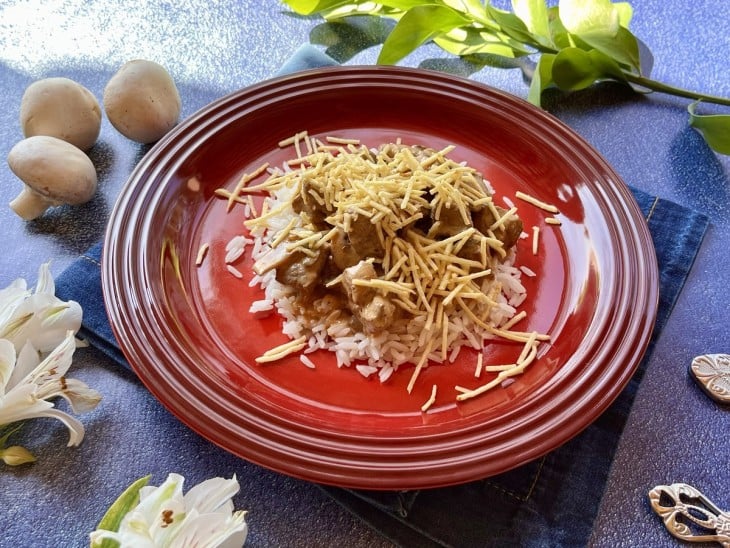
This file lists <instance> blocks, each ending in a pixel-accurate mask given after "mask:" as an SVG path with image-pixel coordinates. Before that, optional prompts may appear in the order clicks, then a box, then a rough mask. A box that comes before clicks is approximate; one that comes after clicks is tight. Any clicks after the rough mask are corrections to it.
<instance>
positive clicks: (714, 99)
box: [623, 72, 730, 106]
mask: <svg viewBox="0 0 730 548" xmlns="http://www.w3.org/2000/svg"><path fill="white" fill-rule="evenodd" d="M623 74H624V77H625V78H626V80H627V81H628V82H631V83H632V84H636V85H639V86H642V87H645V88H647V89H650V90H652V91H657V92H659V93H666V94H669V95H676V96H678V97H686V98H688V99H695V100H698V99H701V100H702V101H705V102H707V103H714V104H716V105H725V106H730V98H727V97H718V96H716V95H708V94H705V93H698V92H696V91H690V90H687V89H683V88H678V87H675V86H670V85H668V84H663V83H662V82H657V81H656V80H652V79H650V78H644V77H643V76H637V75H636V74H632V73H629V72H624V73H623Z"/></svg>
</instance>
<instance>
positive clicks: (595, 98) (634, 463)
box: [0, 0, 730, 547]
mask: <svg viewBox="0 0 730 548" xmlns="http://www.w3.org/2000/svg"><path fill="white" fill-rule="evenodd" d="M632 5H633V6H634V9H635V15H634V19H633V22H632V26H631V28H632V30H633V31H634V33H635V34H637V35H638V36H639V37H641V38H642V39H643V40H644V42H645V43H646V44H647V45H648V46H649V48H650V49H651V50H652V51H653V53H654V57H655V62H654V72H653V75H654V77H655V78H657V79H659V80H662V81H665V82H667V83H671V84H676V85H682V86H685V87H689V88H695V89H698V90H702V91H705V92H708V93H714V94H719V95H725V96H730V77H729V76H728V73H727V66H728V65H727V59H728V54H729V53H730V35H728V32H727V22H728V21H730V2H726V1H725V0H705V1H703V0H699V1H693V2H687V1H684V2H683V1H678V0H635V1H634V2H632ZM284 12H285V9H284V8H283V7H282V6H281V5H280V4H279V3H278V2H274V1H272V0H268V1H262V2H259V1H254V0H242V1H233V0H231V1H223V0H221V1H220V2H216V3H209V2H203V1H202V0H201V1H189V0H181V1H180V2H175V3H159V2H151V1H150V2H138V1H132V0H118V1H116V2H102V1H96V2H94V1H87V2H84V1H82V0H59V1H57V2H40V1H28V0H26V1H20V0H4V1H3V2H2V3H1V4H0V87H1V92H2V93H0V102H1V103H2V107H3V108H2V109H0V156H2V157H3V158H4V157H5V156H7V152H8V151H9V150H10V148H11V147H12V146H13V144H15V142H17V141H18V140H20V138H21V137H22V136H21V133H20V128H19V123H18V110H19V104H20V99H21V96H22V93H23V90H24V89H25V87H26V86H27V85H28V84H30V83H31V82H32V81H34V80H36V79H38V78H42V77H47V76H66V77H70V78H73V79H75V80H77V81H79V82H80V83H82V84H84V85H85V86H86V87H88V88H89V89H90V90H91V91H92V92H93V93H94V94H95V95H96V96H97V97H99V98H100V97H101V94H102V90H103V87H104V85H105V84H106V82H107V81H108V79H109V78H110V76H111V75H112V74H113V73H114V72H115V71H116V70H117V68H118V67H119V66H120V65H121V64H123V63H124V62H126V61H127V60H130V59H133V58H148V59H152V60H155V61H158V62H160V63H161V64H163V65H165V66H166V67H167V68H168V69H169V70H170V72H171V73H172V75H173V76H174V78H175V80H176V81H177V83H178V87H179V89H180V92H181V95H182V98H183V115H188V114H191V113H192V112H194V111H195V110H197V109H198V108H200V107H202V106H203V105H205V104H206V103H208V102H210V101H211V100H213V99H216V98H217V97H220V96H221V95H223V94H225V93H228V92H230V91H233V90H236V89H238V88H240V87H243V86H246V85H248V84H252V83H254V82H257V81H260V80H262V79H265V78H267V77H270V76H272V75H273V74H274V73H275V72H276V71H277V70H278V69H279V67H280V66H281V65H282V63H283V62H284V61H285V60H286V59H287V58H288V57H289V56H290V55H291V54H292V53H293V52H294V50H295V49H296V48H297V47H298V46H299V45H300V44H302V43H305V42H307V41H308V39H309V31H310V30H311V29H312V28H313V27H314V26H315V25H316V24H317V22H316V21H312V20H307V19H303V18H299V17H295V16H292V15H289V14H285V13H284ZM376 55H377V50H376V49H368V50H365V51H363V52H361V53H359V54H357V55H355V57H353V58H352V59H350V60H349V61H348V63H349V64H354V63H368V64H369V63H372V62H374V60H375V57H376ZM432 57H437V58H438V57H444V55H443V54H441V52H440V51H439V50H437V49H435V48H425V49H424V50H423V51H420V52H418V53H417V54H414V55H413V56H411V57H409V58H408V59H406V60H405V61H404V63H403V64H405V65H410V66H417V65H418V64H419V63H421V62H426V64H427V66H432V64H431V62H430V61H426V60H427V59H430V58H432ZM471 77H472V78H474V79H476V80H479V81H482V82H485V83H488V84H490V85H493V86H496V87H499V88H501V89H504V90H507V91H510V92H512V93H515V94H516V95H518V96H522V97H524V96H526V93H527V87H526V85H525V84H524V82H523V80H522V75H521V73H520V71H518V70H499V69H485V70H483V71H481V72H479V73H477V74H474V75H472V76H471ZM686 104H687V101H685V100H678V99H673V98H668V97H664V96H658V95H653V96H650V97H639V96H636V95H633V94H631V93H629V92H627V91H625V90H623V89H622V88H620V87H618V86H614V85H610V84H609V85H604V86H601V88H599V89H596V90H589V91H585V92H581V93H580V94H577V95H574V96H571V97H563V96H562V95H561V94H557V93H556V94H552V95H551V96H550V98H549V101H548V103H547V106H548V109H549V110H550V111H551V112H552V113H554V114H555V115H556V116H558V117H559V118H560V119H562V120H563V121H565V122H566V123H568V124H569V125H570V126H571V127H573V128H574V129H575V130H576V131H577V132H578V133H579V134H581V135H582V136H583V137H584V138H586V139H587V140H588V141H589V142H590V143H592V144H593V145H594V146H595V147H596V149H597V150H598V151H599V152H601V153H602V154H603V155H604V156H605V157H606V159H607V160H608V161H609V162H610V163H611V164H612V165H613V166H614V167H615V169H616V170H617V171H618V173H619V174H620V175H621V176H622V177H623V178H624V179H625V181H626V182H627V183H629V184H631V185H633V186H636V187H638V188H640V189H642V190H645V191H647V192H649V193H651V194H655V195H659V196H661V197H663V198H667V199H670V200H674V201H677V202H679V203H682V204H684V205H686V206H688V207H691V208H693V209H696V210H699V211H702V212H703V213H705V214H706V215H708V216H709V217H710V219H711V221H712V226H711V228H710V231H709V233H708V235H707V237H706V240H705V243H704V246H703V249H702V250H701V253H700V254H699V256H698V259H697V262H696V263H695V266H694V269H693V272H692V273H691V274H690V278H689V280H688V282H687V285H686V286H685V289H684V291H683V293H682V294H681V295H680V298H679V301H678V303H677V307H676V309H675V311H674V313H673V315H672V316H671V318H670V319H669V322H668V323H667V326H666V328H665V332H664V334H663V336H662V337H661V339H660V340H659V342H658V344H657V346H656V349H655V352H654V355H653V357H652V359H651V362H650V363H649V367H648V370H647V373H646V376H645V378H644V380H643V382H642V384H641V387H640V389H639V393H638V396H637V400H636V402H635V404H634V407H633V410H632V414H631V416H630V418H629V423H628V425H627V428H626V430H625V432H624V435H623V437H622V440H621V444H620V447H619V451H618V454H617V456H616V459H615V462H614V467H613V469H612V471H611V475H610V478H609V484H608V487H607V491H606V493H605V496H604V500H603V503H602V506H601V511H600V512H599V515H598V518H597V521H596V523H595V528H594V535H593V540H592V545H594V546H607V547H608V546H659V547H661V546H674V545H675V544H676V543H675V542H674V541H673V540H672V539H671V538H670V537H669V536H668V535H667V533H666V532H665V531H664V530H663V528H662V527H661V524H660V522H659V520H658V519H657V518H656V517H655V516H654V515H653V514H652V513H651V512H650V510H649V509H648V505H647V502H646V493H647V491H648V490H649V489H650V488H651V487H653V486H654V485H657V484H665V483H672V482H677V481H683V482H688V483H691V484H693V485H694V486H696V487H698V488H699V489H700V490H702V491H703V492H704V493H705V494H707V495H708V496H710V498H712V499H714V500H715V502H716V503H717V504H718V505H720V506H722V507H724V508H726V509H729V508H730V495H729V494H728V480H727V477H728V475H727V474H728V469H730V435H728V432H730V412H728V410H727V409H724V408H721V407H719V406H718V405H716V404H714V403H713V402H711V401H710V400H709V399H708V398H707V397H706V396H705V395H704V394H703V393H702V392H701V391H700V390H699V389H698V388H697V387H696V386H695V385H694V383H693V382H692V380H691V379H690V378H689V377H688V374H687V368H688V365H689V363H690V361H691V359H692V358H693V357H694V356H696V355H698V354H702V353H714V352H730V348H728V346H730V343H728V340H727V339H728V320H729V319H730V313H728V308H730V307H729V306H728V305H729V304H730V303H729V302H728V292H727V288H728V287H730V268H728V260H727V257H728V253H727V247H728V244H729V243H730V215H729V206H730V181H729V180H728V179H729V173H730V160H729V159H728V157H721V156H718V155H716V154H714V153H712V151H710V150H709V149H708V148H707V146H706V145H705V144H704V141H703V140H702V139H701V138H700V136H699V135H698V134H697V133H696V132H695V131H694V130H692V129H690V128H689V127H688V125H687V113H686V109H685V107H686ZM146 150H147V148H146V147H144V146H141V145H136V144H134V143H132V142H130V141H128V140H126V139H125V138H123V137H121V136H120V135H119V134H118V133H117V132H116V131H114V130H113V128H112V127H111V126H110V125H109V124H108V122H107V121H106V120H104V122H103V125H102V135H101V138H100V141H99V143H98V144H97V145H96V147H95V148H94V149H93V150H92V151H91V156H92V159H93V160H94V162H95V164H96V165H97V167H98V169H99V172H100V190H101V192H100V193H99V195H98V196H97V197H96V198H95V199H94V200H92V202H90V203H89V204H87V205H85V206H81V207H79V208H77V209H76V210H74V211H73V213H72V212H70V211H69V210H67V209H64V208H61V209H58V210H56V211H53V212H50V213H49V214H48V215H47V216H45V217H43V218H42V219H39V220H37V221H34V222H32V223H25V222H23V221H21V220H20V219H19V218H17V217H16V216H15V215H14V214H13V213H12V212H11V211H10V210H9V209H8V208H7V207H5V206H3V207H1V208H0V226H2V236H3V237H2V238H0V287H4V286H5V285H7V284H8V283H9V282H10V281H12V280H13V279H14V278H16V277H19V276H23V277H25V278H27V279H28V280H29V281H30V282H31V283H33V282H34V281H35V279H36V273H37V268H38V265H39V264H40V263H41V262H43V261H46V260H49V259H51V260H52V261H53V263H52V264H53V266H52V270H53V272H54V273H55V274H59V273H60V272H61V271H62V270H63V269H64V268H65V267H66V266H67V265H68V264H69V263H70V262H71V261H72V260H73V259H74V258H76V257H77V256H78V255H79V254H80V253H82V252H83V251H85V250H86V249H87V248H88V247H89V246H90V245H91V244H92V243H94V242H95V241H97V240H98V239H99V238H100V237H101V235H102V234H103V231H104V228H105V225H106V221H107V219H108V215H109V213H110V210H111V208H112V206H113V203H114V200H115V197H116V194H117V193H118V191H119V189H120V187H121V185H122V184H123V183H124V181H125V180H126V177H127V176H128V174H129V172H130V171H131V169H132V167H133V166H134V165H135V163H136V162H137V161H138V160H139V158H141V156H142V155H143V154H144V152H145V151H146ZM19 188H20V186H19V182H18V181H17V179H15V177H14V176H13V175H12V173H11V172H10V171H9V170H8V169H7V167H0V201H2V202H3V203H7V202H9V201H10V200H11V199H12V198H13V197H14V196H15V194H16V193H17V192H18V191H19ZM74 367H75V370H76V374H75V375H74V376H77V377H79V378H83V379H84V380H86V381H87V382H88V383H89V384H90V385H91V386H94V385H98V384H99V383H104V384H106V385H110V386H111V387H112V391H111V392H106V393H105V394H104V396H105V400H104V402H103V403H102V404H101V405H100V407H99V408H98V409H97V410H95V411H94V412H92V413H91V414H88V415H85V416H82V417H81V418H82V420H83V422H84V424H85V425H86V426H87V430H88V432H87V438H86V439H85V441H84V443H83V444H82V446H81V447H79V448H75V449H74V448H66V447H65V442H66V439H67V438H66V432H65V430H64V429H63V428H62V427H61V426H60V424H58V423H53V422H50V421H37V422H36V423H33V424H29V425H28V426H27V427H26V428H25V429H24V431H23V435H22V437H21V440H18V441H23V442H24V443H25V444H26V445H27V446H28V447H29V448H31V449H32V450H33V451H34V452H36V453H37V454H38V456H39V457H40V461H39V462H38V463H37V464H35V465H33V466H31V467H23V468H18V469H12V470H8V469H1V470H0V546H21V547H22V546H79V545H84V544H85V542H86V535H87V533H88V532H89V531H90V530H91V529H92V528H93V526H94V525H95V523H96V522H97V521H98V519H99V517H100V516H101V514H102V513H103V511H104V509H103V508H99V507H98V504H96V503H95V502H94V501H95V500H96V498H97V497H98V494H99V493H108V496H109V501H111V500H112V499H113V498H114V496H115V494H116V493H118V492H119V491H121V489H122V488H123V487H124V485H123V484H121V483H115V482H110V481H109V480H108V477H109V476H108V475H107V470H111V469H114V470H124V471H125V472H126V474H127V475H128V480H129V482H131V481H132V480H133V479H136V478H137V477H140V476H142V475H145V474H146V473H148V472H149V471H150V469H151V467H154V469H155V470H160V471H162V470H167V471H177V472H180V473H182V474H184V475H185V474H186V470H185V469H181V468H180V467H183V468H184V466H183V464H184V463H185V462H191V461H196V460H197V461H199V462H205V459H206V457H207V455H206V454H199V455H193V456H191V455H184V456H183V455H181V456H180V457H179V458H178V459H176V458H175V457H174V456H168V457H165V458H164V460H160V458H159V456H158V454H157V452H156V447H155V446H154V445H153V444H143V443H134V441H133V440H134V439H135V432H137V431H138V430H139V429H140V428H144V425H143V424H128V422H127V421H125V418H124V410H125V409H126V408H132V407H135V406H142V405H145V404H147V403H149V401H148V400H149V399H150V398H151V396H149V395H148V394H147V393H146V392H145V391H143V390H139V389H138V383H137V381H136V380H135V379H134V378H133V376H132V375H130V374H127V373H125V372H123V371H119V370H118V369H117V368H114V367H111V366H110V365H109V362H108V360H106V358H104V357H103V356H102V355H101V354H100V353H98V352H96V351H94V350H87V351H83V352H82V351H79V352H78V354H77V359H76V360H75V366H74ZM110 379H111V380H112V381H114V382H109V381H110ZM151 409H153V411H151V412H150V416H149V417H145V421H144V423H155V424H156V425H159V428H160V436H161V438H160V443H164V438H163V436H171V437H174V439H175V440H176V443H178V444H179V445H180V446H181V447H184V442H185V439H186V436H187V437H192V436H194V435H195V434H193V433H191V432H189V431H188V430H187V429H185V428H183V427H181V426H180V425H179V424H178V423H177V422H176V421H174V420H173V419H171V418H170V417H169V415H168V413H167V412H166V411H164V409H162V408H161V407H159V406H151ZM122 434H124V437H125V440H132V441H131V443H130V442H128V443H126V444H124V445H120V444H118V443H115V440H118V439H120V438H121V436H122ZM139 439H140V440H141V439H145V437H144V436H143V435H142V434H141V433H140V434H139ZM160 473H161V472H160ZM215 474H221V475H230V469H229V468H228V467H226V466H223V463H221V469H211V470H210V475H215ZM268 476H269V477H268V484H267V485H266V488H260V487H256V488H255V489H251V490H247V485H246V482H245V481H242V482H241V483H242V490H243V492H242V494H241V496H240V497H238V498H237V499H236V503H237V506H238V507H243V508H248V509H249V510H250V511H251V514H250V519H249V521H250V524H251V535H250V538H249V544H250V545H252V546H287V545H291V546H294V545H302V544H306V545H309V546H333V545H338V546H356V547H357V546H379V545H385V543H384V542H383V541H382V540H380V538H379V537H378V536H377V535H376V534H375V533H373V532H372V531H370V530H369V529H367V528H366V527H365V526H363V525H362V524H360V523H358V522H357V521H356V520H354V519H353V518H352V517H350V515H349V514H347V513H346V512H345V511H343V510H341V509H340V508H339V507H338V506H337V505H336V504H335V503H333V502H331V501H330V500H329V499H328V498H327V497H326V496H324V495H323V494H322V493H321V492H320V491H319V490H318V489H316V488H313V487H312V486H310V485H308V484H306V483H303V482H298V481H294V480H290V479H288V478H285V477H282V476H279V475H277V474H273V473H271V474H269V475H268ZM162 479H164V478H163V477H159V476H156V477H155V478H154V480H155V481H157V482H161V481H162ZM201 479H204V478H202V477H199V478H196V477H190V478H189V480H190V482H191V484H192V483H196V482H197V481H200V480H201ZM90 493H96V496H92V495H91V494H90ZM488 515H489V511H488V509H485V519H488Z"/></svg>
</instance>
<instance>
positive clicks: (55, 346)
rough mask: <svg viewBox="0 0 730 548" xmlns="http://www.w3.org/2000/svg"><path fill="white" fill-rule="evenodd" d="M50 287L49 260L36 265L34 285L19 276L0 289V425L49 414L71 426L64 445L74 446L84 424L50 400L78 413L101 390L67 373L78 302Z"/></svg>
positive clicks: (92, 402)
mask: <svg viewBox="0 0 730 548" xmlns="http://www.w3.org/2000/svg"><path fill="white" fill-rule="evenodd" d="M54 293H55V284H54V282H53V278H52V277H51V274H50V270H49V267H48V264H44V265H42V266H41V267H40V269H39V272H38V285H37V286H36V289H35V291H30V290H29V289H28V287H27V285H26V282H25V280H23V279H22V278H20V279H17V280H15V281H14V282H13V283H11V284H10V285H9V286H8V287H6V288H5V289H2V290H0V426H3V425H9V424H12V423H15V422H18V421H23V420H26V419H32V418H38V417H52V418H55V419H58V420H60V421H61V422H63V423H64V424H65V425H66V427H67V428H68V429H69V432H70V437H69V442H68V445H69V446H73V445H78V444H79V443H81V440H83V438H84V427H83V425H82V424H81V423H80V422H79V421H78V420H77V419H75V418H74V417H72V416H71V415H69V414H68V413H65V412H63V411H60V410H58V409H55V407H54V404H53V403H52V402H51V401H48V400H51V399H53V398H56V397H58V396H60V397H62V398H64V399H66V400H67V401H68V402H69V403H70V404H71V408H72V410H73V412H74V413H82V412H84V411H88V410H90V409H93V408H94V407H96V405H97V404H98V403H99V401H100V400H101V396H100V395H99V393H98V392H96V391H95V390H92V389H90V388H89V387H88V386H87V385H86V384H85V383H83V382H81V381H79V380H76V379H68V378H66V377H65V375H66V372H67V371H68V369H69V367H70V366H71V361H72V357H73V353H74V351H75V350H76V347H77V345H78V343H77V341H76V338H75V334H76V332H77V331H78V329H79V328H80V326H81V317H82V312H81V307H80V306H79V304H78V303H76V302H74V301H69V302H64V301H62V300H60V299H58V298H57V297H56V296H55V294H54ZM16 451H17V449H16Z"/></svg>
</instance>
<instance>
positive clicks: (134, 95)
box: [103, 59, 180, 143]
mask: <svg viewBox="0 0 730 548" xmlns="http://www.w3.org/2000/svg"><path fill="white" fill-rule="evenodd" d="M103 103H104V111H105V112H106V115H107V117H108V118H109V121H110V122H111V124H112V125H113V126H114V127H115V128H116V129H117V131H119V133H121V134H122V135H124V136H125V137H127V138H129V139H131V140H133V141H137V142H138V143H153V142H155V141H157V140H159V139H160V138H161V137H162V136H163V135H165V134H166V133H167V132H168V131H170V130H171V129H172V128H173V127H174V126H175V124H177V120H178V118H179V116H180V94H179V92H178V90H177V87H176V86H175V82H174V81H173V79H172V77H171V76H170V74H169V73H168V72H167V70H165V68H164V67H163V66H162V65H159V64H157V63H155V62H153V61H146V60H144V59H136V60H134V61H129V62H128V63H125V64H124V65H123V66H122V68H120V69H119V71H118V72H117V73H116V74H115V75H114V76H112V78H111V79H110V80H109V82H108V83H107V85H106V87H105V88H104V98H103Z"/></svg>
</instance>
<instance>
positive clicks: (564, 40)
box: [548, 7, 575, 50]
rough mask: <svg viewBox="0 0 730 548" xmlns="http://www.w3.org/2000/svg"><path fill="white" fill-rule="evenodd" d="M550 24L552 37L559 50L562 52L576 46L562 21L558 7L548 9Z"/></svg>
mask: <svg viewBox="0 0 730 548" xmlns="http://www.w3.org/2000/svg"><path fill="white" fill-rule="evenodd" d="M548 24H549V25H550V37H551V38H552V41H553V44H555V47H556V48H557V49H559V50H560V49H563V48H569V47H572V46H574V45H575V44H573V40H572V39H571V37H570V33H569V32H568V30H567V29H566V28H565V26H564V25H563V22H562V21H561V20H560V17H559V14H558V8H557V7H552V8H549V9H548Z"/></svg>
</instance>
